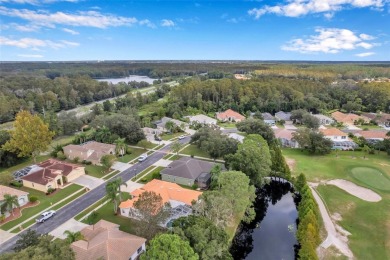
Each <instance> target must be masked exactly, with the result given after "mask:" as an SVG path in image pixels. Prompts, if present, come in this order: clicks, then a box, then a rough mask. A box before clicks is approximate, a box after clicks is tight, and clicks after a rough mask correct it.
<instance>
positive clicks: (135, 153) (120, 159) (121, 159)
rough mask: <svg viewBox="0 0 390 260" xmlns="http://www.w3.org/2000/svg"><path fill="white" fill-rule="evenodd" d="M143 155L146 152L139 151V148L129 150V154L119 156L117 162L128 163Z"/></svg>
mask: <svg viewBox="0 0 390 260" xmlns="http://www.w3.org/2000/svg"><path fill="white" fill-rule="evenodd" d="M143 153H146V150H144V149H141V148H139V149H138V148H131V154H126V155H124V156H123V157H121V156H119V157H118V162H123V163H128V162H130V161H132V160H134V159H135V158H137V157H138V156H140V155H141V154H143Z"/></svg>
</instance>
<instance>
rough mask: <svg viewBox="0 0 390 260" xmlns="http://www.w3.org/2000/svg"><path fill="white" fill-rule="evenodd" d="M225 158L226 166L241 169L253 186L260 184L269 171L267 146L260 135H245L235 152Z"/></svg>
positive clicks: (269, 158)
mask: <svg viewBox="0 0 390 260" xmlns="http://www.w3.org/2000/svg"><path fill="white" fill-rule="evenodd" d="M225 159H226V160H225V163H226V166H227V167H228V168H230V169H232V170H236V171H242V172H243V173H245V174H246V175H248V176H249V178H250V180H251V183H252V184H254V185H255V186H261V184H262V183H263V178H264V177H265V176H269V174H270V172H271V163H272V162H271V154H270V151H269V147H268V144H267V142H266V141H265V140H264V138H263V137H261V136H260V135H255V134H250V135H248V136H247V137H245V139H244V142H243V143H242V144H239V145H238V150H237V152H236V153H235V154H234V155H228V156H226V158H225Z"/></svg>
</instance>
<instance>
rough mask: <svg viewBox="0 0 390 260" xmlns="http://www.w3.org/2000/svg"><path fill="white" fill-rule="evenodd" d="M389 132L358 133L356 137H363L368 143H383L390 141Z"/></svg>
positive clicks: (369, 131) (371, 131)
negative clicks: (386, 140)
mask: <svg viewBox="0 0 390 260" xmlns="http://www.w3.org/2000/svg"><path fill="white" fill-rule="evenodd" d="M387 132H388V131H386V130H385V131H384V130H368V131H358V132H356V133H355V136H357V137H363V138H364V139H366V140H367V141H383V140H384V139H390V136H387Z"/></svg>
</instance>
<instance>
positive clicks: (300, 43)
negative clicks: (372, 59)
mask: <svg viewBox="0 0 390 260" xmlns="http://www.w3.org/2000/svg"><path fill="white" fill-rule="evenodd" d="M315 31H316V32H317V33H318V34H316V35H311V36H309V37H306V38H304V39H302V38H298V39H294V40H291V41H289V42H288V43H287V44H286V45H283V46H282V50H285V51H296V52H300V53H319V52H324V53H338V52H340V51H343V50H353V49H357V48H363V49H371V48H372V47H374V45H376V44H374V43H369V42H367V41H368V40H372V39H374V37H373V36H371V35H367V34H360V35H356V34H355V33H354V32H352V31H350V30H347V29H338V28H318V29H316V30H315ZM362 35H363V36H362Z"/></svg>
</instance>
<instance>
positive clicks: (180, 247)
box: [140, 234, 199, 260]
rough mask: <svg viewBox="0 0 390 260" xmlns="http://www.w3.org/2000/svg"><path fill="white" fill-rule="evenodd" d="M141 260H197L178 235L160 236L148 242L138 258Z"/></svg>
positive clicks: (189, 247) (192, 251) (195, 255)
mask: <svg viewBox="0 0 390 260" xmlns="http://www.w3.org/2000/svg"><path fill="white" fill-rule="evenodd" d="M140 259H141V260H168V259H180V260H198V259H199V256H198V254H197V253H195V252H194V250H193V249H192V247H191V246H190V244H189V242H188V241H185V240H182V239H181V238H180V237H179V236H178V235H173V234H160V235H157V236H156V237H155V238H153V239H152V240H151V241H150V244H149V247H148V250H147V251H146V252H145V253H143V254H142V255H141V256H140Z"/></svg>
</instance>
